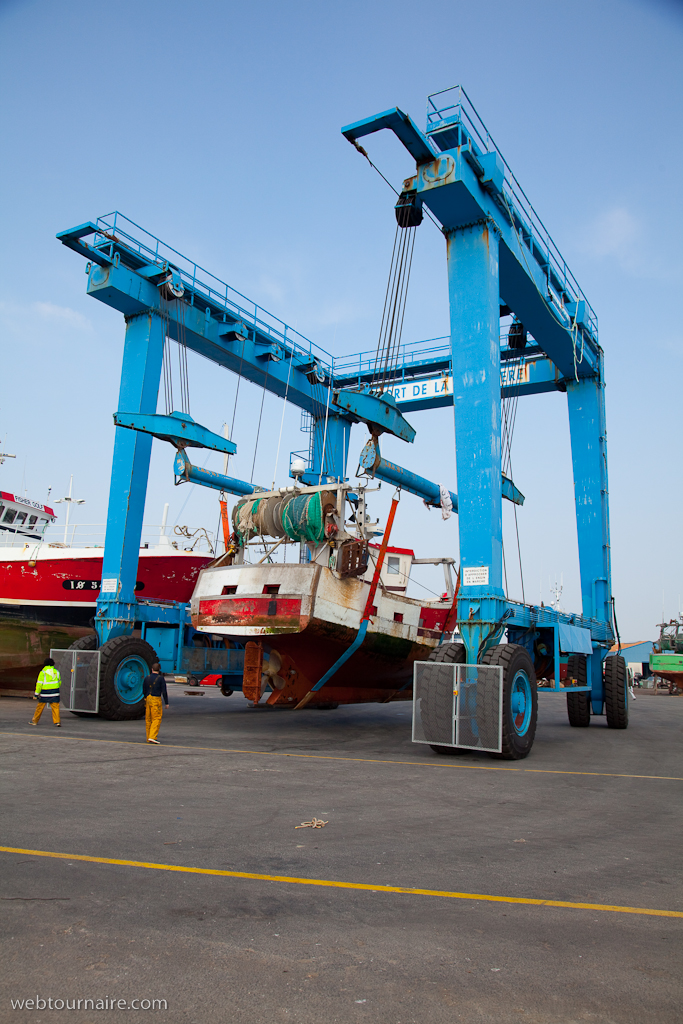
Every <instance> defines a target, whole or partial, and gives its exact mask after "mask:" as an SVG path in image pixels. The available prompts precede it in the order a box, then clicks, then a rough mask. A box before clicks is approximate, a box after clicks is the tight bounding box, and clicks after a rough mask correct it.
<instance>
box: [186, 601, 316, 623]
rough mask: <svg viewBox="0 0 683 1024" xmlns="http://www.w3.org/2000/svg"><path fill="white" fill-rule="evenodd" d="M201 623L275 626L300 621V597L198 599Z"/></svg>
mask: <svg viewBox="0 0 683 1024" xmlns="http://www.w3.org/2000/svg"><path fill="white" fill-rule="evenodd" d="M199 616H200V620H201V622H202V624H207V622H208V620H210V622H212V623H215V624H216V625H219V624H223V625H226V626H275V625H282V624H283V623H288V624H292V621H295V622H297V623H298V621H299V618H300V616H301V598H300V597H277V598H275V597H232V598H219V599H217V600H213V601H200V602H199Z"/></svg>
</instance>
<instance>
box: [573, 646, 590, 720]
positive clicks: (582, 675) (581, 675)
mask: <svg viewBox="0 0 683 1024" xmlns="http://www.w3.org/2000/svg"><path fill="white" fill-rule="evenodd" d="M567 678H568V679H576V681H577V683H578V684H579V686H587V685H588V662H587V661H586V655H585V654H572V655H571V657H569V658H567ZM567 715H568V717H569V724H570V725H573V726H574V727H575V728H578V729H583V728H585V727H586V726H588V725H590V724H591V694H590V690H582V691H581V692H580V693H572V692H571V691H570V690H569V691H568V692H567Z"/></svg>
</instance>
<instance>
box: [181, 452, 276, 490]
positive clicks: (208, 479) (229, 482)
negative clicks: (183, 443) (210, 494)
mask: <svg viewBox="0 0 683 1024" xmlns="http://www.w3.org/2000/svg"><path fill="white" fill-rule="evenodd" d="M173 471H174V473H175V475H176V477H180V478H181V479H180V480H178V481H176V482H177V483H180V482H182V480H186V481H187V482H188V483H193V484H201V485H202V487H212V488H213V489H214V490H215V491H226V493H228V494H239V495H245V494H254V493H255V491H262V490H264V488H263V487H257V486H256V484H249V483H247V481H246V480H238V479H237V478H236V477H234V476H225V474H224V473H214V472H213V470H211V469H202V468H201V466H193V465H192V463H191V462H190V460H189V459H188V457H187V455H186V454H185V452H184V451H181V452H178V453H177V454H176V457H175V459H174V461H173Z"/></svg>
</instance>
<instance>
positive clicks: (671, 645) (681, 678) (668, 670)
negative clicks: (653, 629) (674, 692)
mask: <svg viewBox="0 0 683 1024" xmlns="http://www.w3.org/2000/svg"><path fill="white" fill-rule="evenodd" d="M650 671H651V672H652V673H653V674H654V675H657V676H661V677H662V679H666V680H667V681H668V682H669V683H672V684H673V686H675V687H677V688H678V689H679V690H683V620H681V619H671V621H670V622H662V623H660V626H659V640H658V641H657V642H656V643H655V644H653V646H652V654H651V655H650Z"/></svg>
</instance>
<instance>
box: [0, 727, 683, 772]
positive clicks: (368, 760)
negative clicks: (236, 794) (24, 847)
mask: <svg viewBox="0 0 683 1024" xmlns="http://www.w3.org/2000/svg"><path fill="white" fill-rule="evenodd" d="M0 736H21V737H23V738H26V737H29V736H30V738H31V739H32V740H55V741H57V742H59V743H64V742H65V741H66V740H74V741H76V742H80V743H114V744H119V745H121V744H122V745H123V746H131V747H140V746H142V747H146V746H147V744H146V743H145V741H144V740H99V739H93V738H92V737H90V736H63V735H60V736H40V735H39V734H36V733H27V732H10V731H9V730H2V731H0ZM161 746H162V747H165V748H166V750H204V751H208V752H209V753H214V754H258V755H259V756H261V757H299V758H304V759H308V760H315V761H348V762H350V763H353V762H357V763H360V764H403V765H408V766H409V767H411V766H412V767H416V768H446V769H448V768H460V769H463V770H465V771H482V772H526V773H528V774H536V775H594V776H597V777H600V778H606V779H653V780H660V781H665V782H683V776H679V775H629V774H626V773H625V772H572V771H568V770H565V769H562V768H513V767H512V766H509V765H502V764H457V763H456V764H454V763H453V762H452V761H391V760H388V759H386V758H380V757H340V756H339V755H337V754H290V753H286V752H282V751H279V750H240V749H238V748H237V747H234V748H233V747H192V746H188V745H186V744H181V743H162V744H161ZM154 749H155V750H157V749H158V748H156V747H155V748H154ZM152 756H154V755H152Z"/></svg>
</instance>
